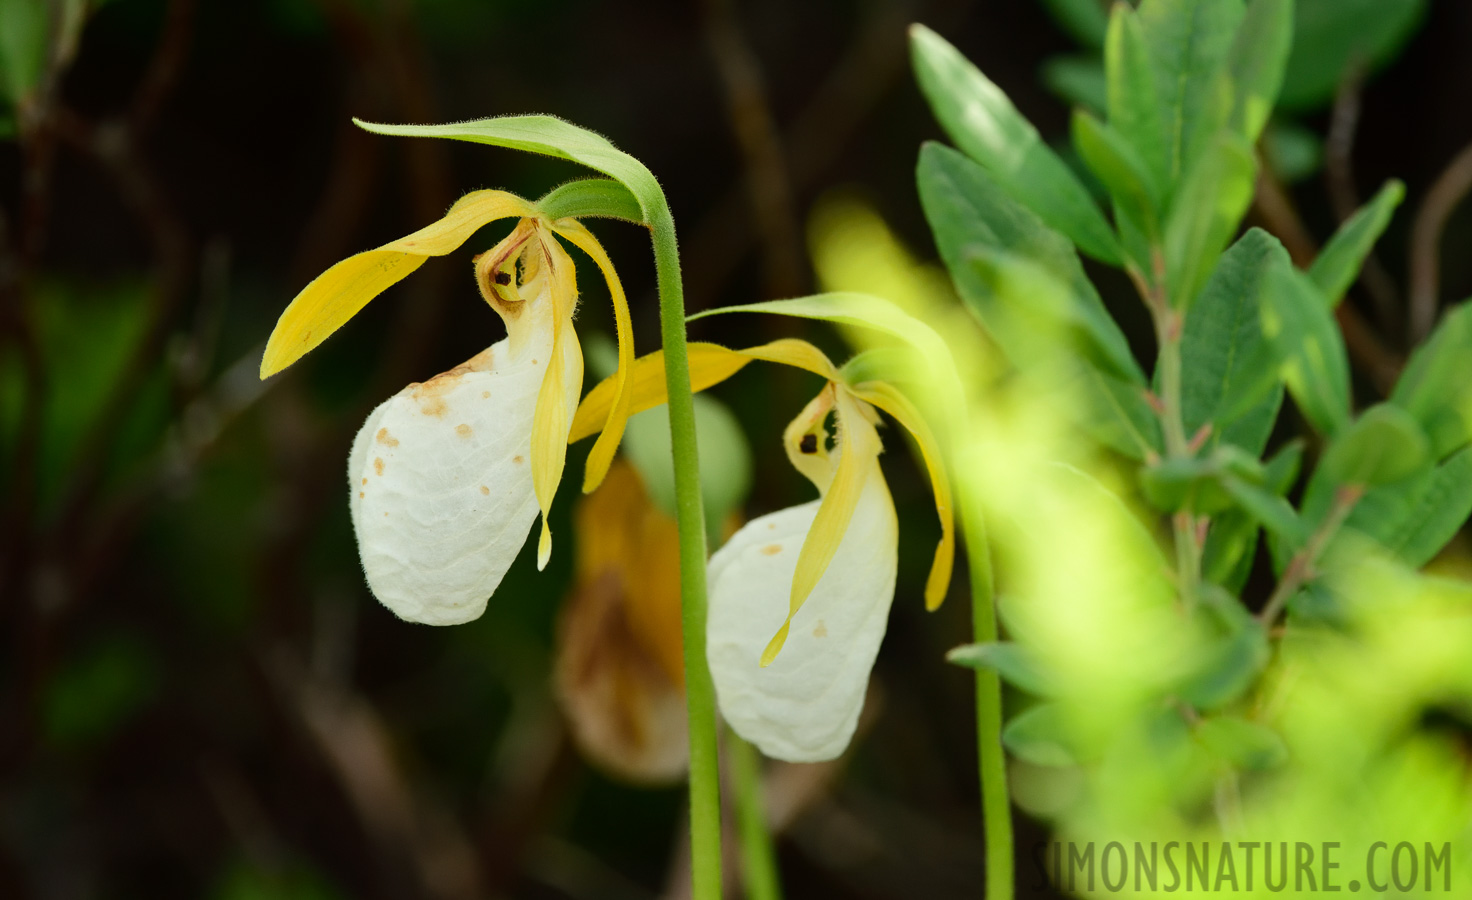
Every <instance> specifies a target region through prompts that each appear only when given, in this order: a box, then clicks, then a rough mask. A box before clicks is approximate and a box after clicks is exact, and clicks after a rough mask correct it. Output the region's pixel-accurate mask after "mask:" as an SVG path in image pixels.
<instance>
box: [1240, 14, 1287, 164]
mask: <svg viewBox="0 0 1472 900" xmlns="http://www.w3.org/2000/svg"><path fill="white" fill-rule="evenodd" d="M1292 44H1293V0H1253V2H1252V3H1250V4H1248V6H1247V15H1246V16H1245V17H1244V18H1243V19H1242V25H1241V26H1240V27H1239V28H1238V29H1237V36H1236V39H1235V40H1233V42H1232V50H1231V52H1230V53H1229V54H1228V56H1227V77H1228V78H1229V79H1230V80H1231V85H1232V113H1231V118H1230V119H1229V122H1228V125H1229V127H1230V128H1232V130H1234V131H1236V132H1237V133H1238V134H1240V135H1242V136H1243V137H1244V138H1246V139H1247V140H1248V141H1249V142H1252V143H1255V142H1256V141H1257V138H1258V136H1259V135H1261V134H1262V129H1263V126H1264V125H1266V124H1267V122H1268V116H1269V115H1270V114H1271V113H1272V111H1273V103H1274V101H1276V100H1277V99H1278V89H1279V87H1281V86H1282V84H1283V70H1284V68H1285V67H1286V66H1287V65H1288V51H1289V48H1290V47H1291V46H1292Z"/></svg>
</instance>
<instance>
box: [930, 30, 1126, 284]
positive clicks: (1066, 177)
mask: <svg viewBox="0 0 1472 900" xmlns="http://www.w3.org/2000/svg"><path fill="white" fill-rule="evenodd" d="M910 46H911V52H912V58H913V61H914V65H915V76H916V78H917V80H918V81H919V82H920V88H921V90H922V91H923V92H924V94H925V97H926V99H927V100H929V102H930V107H931V110H932V111H933V112H934V113H935V117H936V119H937V120H939V122H940V124H941V127H942V128H943V129H945V132H946V134H947V135H949V136H950V138H951V140H952V141H955V143H956V146H958V147H960V148H961V150H963V151H964V152H965V153H966V154H967V155H968V156H970V157H971V158H972V159H974V160H976V161H977V162H978V163H980V164H981V165H983V166H985V167H986V168H987V170H988V171H990V172H991V174H992V175H993V176H994V177H995V178H996V180H997V183H998V184H999V185H1001V186H1002V188H1003V189H1004V190H1005V191H1006V192H1007V193H1008V195H1010V196H1011V197H1013V198H1014V199H1016V200H1017V201H1019V202H1020V203H1022V204H1023V205H1025V206H1027V207H1029V208H1030V209H1031V210H1032V211H1033V212H1035V213H1036V214H1037V215H1038V217H1039V218H1041V219H1042V220H1043V221H1044V222H1046V223H1047V224H1048V225H1049V226H1050V227H1051V228H1054V229H1056V230H1058V231H1060V232H1062V233H1063V234H1065V235H1067V236H1068V237H1069V239H1070V240H1072V241H1073V242H1074V244H1076V245H1077V246H1078V248H1079V249H1080V250H1082V251H1083V252H1084V253H1087V254H1088V255H1089V256H1092V257H1094V258H1095V259H1097V260H1099V261H1100V262H1104V263H1109V264H1111V265H1118V264H1119V262H1120V255H1119V245H1118V242H1117V241H1116V240H1115V239H1114V232H1113V231H1112V230H1111V229H1110V227H1109V223H1108V222H1107V221H1106V220H1105V219H1104V215H1103V213H1101V212H1100V211H1099V208H1098V207H1097V206H1095V205H1094V201H1093V199H1092V198H1090V197H1089V192H1088V190H1087V189H1086V188H1084V186H1083V185H1082V184H1081V183H1080V182H1079V180H1078V179H1077V178H1076V177H1074V174H1073V172H1071V171H1070V170H1069V168H1068V166H1067V165H1065V164H1064V162H1063V161H1062V160H1061V159H1059V158H1058V155H1057V154H1055V153H1054V152H1053V151H1052V150H1051V149H1049V148H1048V145H1047V144H1045V143H1043V141H1042V139H1041V138H1040V137H1039V136H1038V132H1037V129H1036V128H1034V127H1033V126H1032V124H1031V123H1030V122H1028V121H1027V119H1025V118H1023V116H1022V114H1021V113H1019V112H1018V111H1017V108H1016V107H1015V106H1013V105H1012V101H1011V100H1009V99H1007V95H1006V94H1004V93H1003V92H1002V90H1001V89H1000V88H998V87H997V86H996V85H995V84H993V83H992V82H991V81H990V80H988V79H987V77H986V76H985V75H983V74H981V72H980V71H979V70H978V69H977V68H976V67H975V66H973V65H972V64H971V63H970V62H968V61H967V60H966V58H965V57H964V56H962V55H961V54H960V53H959V52H958V51H957V50H956V48H955V47H953V46H951V45H950V44H949V43H947V42H946V41H945V39H944V38H942V37H941V36H940V35H938V34H936V33H935V32H933V31H931V30H930V29H928V28H925V27H924V26H922V25H915V26H912V27H911V29H910Z"/></svg>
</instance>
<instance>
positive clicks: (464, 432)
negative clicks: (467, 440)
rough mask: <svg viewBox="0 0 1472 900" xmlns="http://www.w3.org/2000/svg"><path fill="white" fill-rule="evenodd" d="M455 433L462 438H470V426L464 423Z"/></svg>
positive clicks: (456, 428) (456, 427)
mask: <svg viewBox="0 0 1472 900" xmlns="http://www.w3.org/2000/svg"><path fill="white" fill-rule="evenodd" d="M455 433H456V434H458V435H460V436H461V437H470V426H469V425H466V424H465V423H464V422H462V423H460V424H459V425H456V426H455Z"/></svg>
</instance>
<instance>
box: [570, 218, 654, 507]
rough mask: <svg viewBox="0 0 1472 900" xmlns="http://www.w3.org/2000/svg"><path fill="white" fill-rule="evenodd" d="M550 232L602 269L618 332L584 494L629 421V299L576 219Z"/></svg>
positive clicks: (631, 344) (631, 339)
mask: <svg viewBox="0 0 1472 900" xmlns="http://www.w3.org/2000/svg"><path fill="white" fill-rule="evenodd" d="M552 230H553V231H555V232H557V234H559V235H561V236H562V237H565V238H567V239H568V240H569V241H572V242H573V244H575V245H576V246H577V247H578V249H580V250H582V251H583V252H584V253H586V254H588V255H589V256H590V257H592V258H593V262H595V263H597V264H598V268H599V269H600V270H602V272H603V278H604V279H605V280H606V281H607V282H608V293H609V295H610V296H611V297H612V298H613V322H614V330H615V331H616V332H617V333H618V371H617V372H615V373H614V375H613V397H612V400H611V401H610V406H609V410H608V418H607V419H606V420H605V421H604V423H603V431H602V432H601V433H600V434H599V435H598V440H596V441H594V442H593V449H592V450H589V451H588V462H587V468H586V469H585V470H584V472H583V493H585V494H587V493H591V492H592V491H594V490H596V489H597V488H598V485H600V484H602V483H603V476H605V475H607V474H608V466H609V464H611V463H612V462H613V454H614V453H615V452H616V451H617V450H618V443H619V441H621V440H623V436H624V425H625V424H626V423H627V422H628V420H629V391H628V380H629V370H630V369H632V368H633V366H634V325H633V323H632V322H631V321H630V319H629V300H628V298H627V297H626V296H624V286H623V284H621V283H620V282H619V280H618V273H617V272H615V271H614V270H613V260H611V259H609V258H608V254H607V253H606V252H604V250H603V245H602V244H600V243H598V239H597V238H596V237H594V236H593V233H592V232H590V231H589V230H588V229H586V228H584V227H583V224H582V223H581V222H579V221H577V220H576V219H564V220H562V221H560V222H556V223H554V224H553V226H552Z"/></svg>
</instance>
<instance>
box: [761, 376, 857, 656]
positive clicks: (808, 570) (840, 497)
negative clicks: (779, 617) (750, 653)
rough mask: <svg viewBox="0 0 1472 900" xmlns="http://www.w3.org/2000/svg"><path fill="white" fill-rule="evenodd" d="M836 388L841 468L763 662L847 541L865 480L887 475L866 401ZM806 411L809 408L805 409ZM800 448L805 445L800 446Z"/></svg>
mask: <svg viewBox="0 0 1472 900" xmlns="http://www.w3.org/2000/svg"><path fill="white" fill-rule="evenodd" d="M825 390H833V391H834V407H835V410H836V412H837V420H838V466H837V468H836V469H835V470H834V472H833V481H832V482H831V483H830V484H829V485H828V489H827V490H826V491H825V492H824V493H823V502H822V503H821V504H819V506H818V514H817V516H816V517H815V518H814V519H813V526H812V528H811V529H809V530H808V536H807V538H805V539H804V540H803V543H802V550H800V551H798V555H797V571H796V572H795V573H794V574H793V576H792V592H791V594H789V596H788V600H787V620H786V621H785V622H783V623H782V627H781V629H779V630H778V631H777V634H776V636H774V637H773V638H772V640H771V642H770V643H769V644H767V648H766V649H765V650H764V651H762V657H761V665H762V666H763V667H766V666H769V665H771V664H772V661H773V660H775V659H776V658H777V654H778V653H780V652H781V651H782V645H783V644H785V643H786V642H787V632H788V629H789V628H791V626H792V617H793V616H794V615H796V614H797V611H798V610H799V609H801V608H802V605H803V602H804V601H806V600H807V598H808V595H809V594H811V593H812V592H813V588H814V587H817V584H818V580H819V579H821V578H822V577H823V573H824V572H825V571H827V569H828V564H829V563H830V562H832V561H833V554H834V553H835V552H837V550H838V545H839V544H840V543H842V542H843V536H844V534H845V533H846V532H847V531H848V525H849V521H850V520H851V519H852V518H853V515H854V508H855V507H857V506H858V503H859V496H860V495H861V494H862V493H863V490H864V479H865V478H867V477H868V476H869V474H870V472H871V471H872V472H873V473H874V475H875V477H881V478H882V477H883V476H882V475H880V474H879V471H878V468H877V467H875V466H874V465H873V463H874V461H875V460H877V459H878V457H879V451H880V450H881V449H882V447H881V445H880V442H879V433H878V432H877V431H875V430H874V424H873V422H871V421H870V420H869V415H868V413H869V412H870V411H868V410H866V409H865V408H864V405H863V401H861V400H858V399H857V398H855V397H854V396H853V395H851V394H850V393H849V392H848V391H847V390H846V389H844V388H842V387H838V388H836V389H835V388H834V387H833V386H831V385H830V386H829V388H826V389H825ZM805 412H806V411H805ZM799 452H801V448H799Z"/></svg>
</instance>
